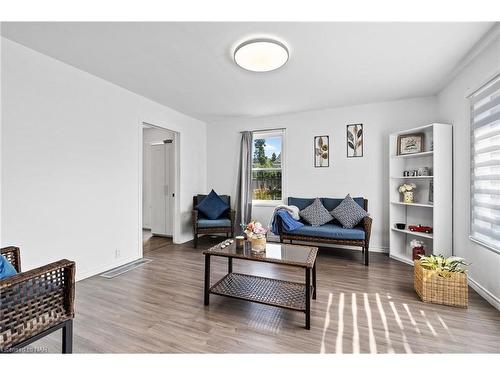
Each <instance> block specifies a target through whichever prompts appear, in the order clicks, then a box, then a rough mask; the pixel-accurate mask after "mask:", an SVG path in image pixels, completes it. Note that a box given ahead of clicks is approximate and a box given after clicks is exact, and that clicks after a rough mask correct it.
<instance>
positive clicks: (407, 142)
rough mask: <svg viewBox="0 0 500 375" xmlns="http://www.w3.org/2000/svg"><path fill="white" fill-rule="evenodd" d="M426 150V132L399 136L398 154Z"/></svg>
mask: <svg viewBox="0 0 500 375" xmlns="http://www.w3.org/2000/svg"><path fill="white" fill-rule="evenodd" d="M423 151H424V133H417V134H404V135H399V136H398V155H406V154H414V153H416V152H423Z"/></svg>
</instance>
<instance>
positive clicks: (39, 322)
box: [0, 246, 75, 353]
mask: <svg viewBox="0 0 500 375" xmlns="http://www.w3.org/2000/svg"><path fill="white" fill-rule="evenodd" d="M0 254H2V255H3V256H5V257H6V258H7V260H8V261H9V262H10V263H11V264H12V265H13V266H14V268H15V269H16V270H17V272H19V273H18V274H17V275H14V276H11V277H8V278H6V279H3V280H0V353H2V352H3V353H10V352H16V351H18V350H19V349H20V348H22V347H24V346H26V345H29V344H31V343H33V342H35V341H37V340H38V339H40V338H42V337H44V336H46V335H48V334H50V333H52V332H54V331H56V330H58V329H60V328H61V329H62V352H63V353H71V352H72V351H73V317H74V315H75V313H74V299H75V263H74V262H71V261H69V260H66V259H63V260H60V261H58V262H54V263H50V264H47V265H45V266H42V267H38V268H35V269H32V270H30V271H26V272H21V258H20V251H19V248H18V247H14V246H11V247H6V248H3V249H0Z"/></svg>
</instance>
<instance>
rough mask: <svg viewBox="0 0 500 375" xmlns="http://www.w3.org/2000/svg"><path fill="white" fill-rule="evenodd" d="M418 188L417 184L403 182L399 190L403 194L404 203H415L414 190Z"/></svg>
mask: <svg viewBox="0 0 500 375" xmlns="http://www.w3.org/2000/svg"><path fill="white" fill-rule="evenodd" d="M416 188H417V185H415V184H414V183H411V184H403V185H401V186H400V187H399V189H398V190H399V192H400V193H402V194H403V202H404V203H414V202H415V196H414V190H415V189H416Z"/></svg>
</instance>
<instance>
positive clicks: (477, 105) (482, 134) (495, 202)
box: [470, 75, 500, 251]
mask: <svg viewBox="0 0 500 375" xmlns="http://www.w3.org/2000/svg"><path fill="white" fill-rule="evenodd" d="M470 113H471V189H470V191H471V205H470V210H471V212H470V215H471V220H470V223H471V224H470V236H471V239H473V240H475V241H477V242H480V243H482V244H484V245H485V246H487V247H489V248H491V249H493V250H496V251H500V75H498V76H496V77H495V78H494V79H493V80H491V81H490V82H488V83H487V84H486V85H484V86H483V87H482V88H481V89H480V90H478V91H476V92H475V93H474V94H473V95H472V96H471V97H470Z"/></svg>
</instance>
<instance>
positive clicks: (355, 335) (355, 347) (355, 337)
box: [351, 293, 359, 354]
mask: <svg viewBox="0 0 500 375" xmlns="http://www.w3.org/2000/svg"><path fill="white" fill-rule="evenodd" d="M351 301H352V303H351V306H352V352H353V353H354V354H358V353H359V330H358V305H357V303H356V293H352V295H351Z"/></svg>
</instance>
